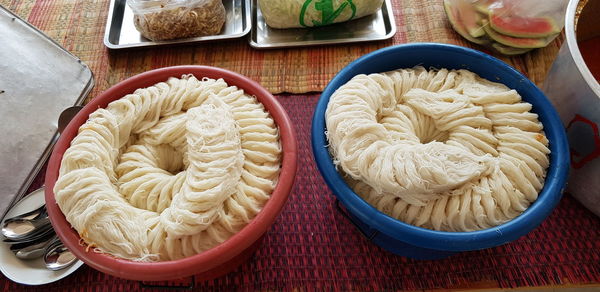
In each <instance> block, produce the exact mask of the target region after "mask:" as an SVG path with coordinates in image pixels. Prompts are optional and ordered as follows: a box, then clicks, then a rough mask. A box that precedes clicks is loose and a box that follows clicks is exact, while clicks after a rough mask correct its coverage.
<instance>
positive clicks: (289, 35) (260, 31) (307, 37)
mask: <svg viewBox="0 0 600 292" xmlns="http://www.w3.org/2000/svg"><path fill="white" fill-rule="evenodd" d="M394 34H396V21H395V19H394V13H393V11H392V3H391V2H390V0H385V1H384V2H383V5H382V6H381V9H380V10H379V11H378V12H377V13H375V14H373V15H369V16H365V17H363V18H360V19H356V20H353V21H349V22H342V23H337V24H333V25H328V26H323V27H318V28H290V29H274V28H270V27H269V26H267V23H266V22H265V19H264V18H263V16H262V13H261V12H260V9H259V8H258V5H257V0H252V32H251V33H250V39H249V42H250V45H251V46H252V47H254V48H257V49H266V48H284V47H297V46H313V45H327V44H340V43H352V42H367V41H377V40H385V39H389V38H391V37H392V36H394Z"/></svg>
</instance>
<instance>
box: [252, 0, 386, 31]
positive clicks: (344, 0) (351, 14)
mask: <svg viewBox="0 0 600 292" xmlns="http://www.w3.org/2000/svg"><path fill="white" fill-rule="evenodd" d="M382 4H383V0H258V6H259V7H260V11H261V12H262V15H263V17H264V18H265V21H266V23H267V25H268V26H270V27H273V28H293V27H314V26H323V25H328V24H332V23H338V22H344V21H349V20H352V19H356V18H360V17H363V16H367V15H370V14H373V13H375V12H377V10H379V8H381V5H382Z"/></svg>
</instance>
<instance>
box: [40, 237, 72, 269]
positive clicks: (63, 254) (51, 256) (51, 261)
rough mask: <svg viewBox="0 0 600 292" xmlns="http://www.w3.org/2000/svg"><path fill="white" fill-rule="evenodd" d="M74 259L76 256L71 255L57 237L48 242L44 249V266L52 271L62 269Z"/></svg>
mask: <svg viewBox="0 0 600 292" xmlns="http://www.w3.org/2000/svg"><path fill="white" fill-rule="evenodd" d="M76 261H77V258H76V257H75V255H73V253H71V251H69V250H68V249H67V248H66V247H65V246H64V245H63V243H62V242H61V241H60V240H59V239H58V238H57V239H56V240H55V241H53V242H52V243H50V245H48V246H47V247H46V249H45V251H44V262H45V263H46V268H48V269H49V270H52V271H58V270H62V269H64V268H66V267H68V266H70V265H72V264H73V263H74V262H76Z"/></svg>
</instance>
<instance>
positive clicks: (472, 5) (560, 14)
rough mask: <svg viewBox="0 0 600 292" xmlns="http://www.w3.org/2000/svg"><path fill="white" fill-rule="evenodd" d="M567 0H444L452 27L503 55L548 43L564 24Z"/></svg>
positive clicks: (473, 40)
mask: <svg viewBox="0 0 600 292" xmlns="http://www.w3.org/2000/svg"><path fill="white" fill-rule="evenodd" d="M568 2H569V1H568V0H544V1H540V0H444V8H445V9H446V14H447V15H448V19H449V20H450V23H451V24H452V27H453V28H454V30H456V32H458V33H459V34H460V35H461V36H462V37H464V38H465V39H467V40H469V41H471V42H474V43H477V44H480V45H484V46H488V47H490V48H493V49H494V50H496V51H498V52H500V53H502V54H505V55H518V54H523V53H525V52H528V51H530V50H533V49H536V48H543V47H545V46H547V45H548V44H550V42H552V41H553V40H554V38H556V36H557V35H558V34H559V33H560V31H561V30H562V28H563V26H564V14H565V9H566V7H567V4H568Z"/></svg>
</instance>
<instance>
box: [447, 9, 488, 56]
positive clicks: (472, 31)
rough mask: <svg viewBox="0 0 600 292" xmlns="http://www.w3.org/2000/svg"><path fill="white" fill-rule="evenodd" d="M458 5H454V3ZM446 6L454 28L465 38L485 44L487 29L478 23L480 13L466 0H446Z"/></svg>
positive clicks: (486, 41)
mask: <svg viewBox="0 0 600 292" xmlns="http://www.w3.org/2000/svg"><path fill="white" fill-rule="evenodd" d="M455 3H456V4H458V5H453V4H455ZM444 8H445V10H446V15H448V20H450V24H451V25H452V28H454V30H455V31H456V32H457V33H458V34H460V35H461V36H462V37H464V38H465V39H467V40H469V41H471V42H474V43H476V44H480V45H484V44H487V43H488V40H487V39H485V38H482V36H484V35H485V31H484V30H483V29H482V28H481V26H480V25H478V24H477V21H478V18H477V17H479V15H478V14H477V13H476V12H475V10H474V9H473V8H472V7H471V5H469V4H468V3H467V2H465V0H454V1H453V0H444Z"/></svg>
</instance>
